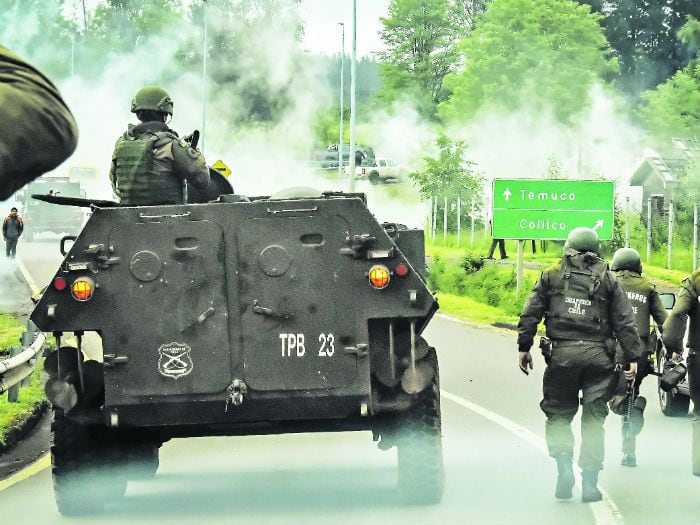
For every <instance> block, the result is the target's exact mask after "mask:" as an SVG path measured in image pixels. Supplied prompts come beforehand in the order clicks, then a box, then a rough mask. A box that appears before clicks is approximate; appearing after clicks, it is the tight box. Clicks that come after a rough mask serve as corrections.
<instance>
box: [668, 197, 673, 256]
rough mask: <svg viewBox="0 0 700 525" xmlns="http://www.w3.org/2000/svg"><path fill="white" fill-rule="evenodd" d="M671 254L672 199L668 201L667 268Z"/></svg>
mask: <svg viewBox="0 0 700 525" xmlns="http://www.w3.org/2000/svg"><path fill="white" fill-rule="evenodd" d="M672 255H673V199H669V202H668V264H667V266H668V269H669V270H670V269H671V257H672Z"/></svg>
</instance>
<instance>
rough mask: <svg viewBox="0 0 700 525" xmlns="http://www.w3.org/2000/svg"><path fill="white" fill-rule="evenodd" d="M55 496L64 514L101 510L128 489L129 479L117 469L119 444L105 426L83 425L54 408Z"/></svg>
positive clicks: (80, 513)
mask: <svg viewBox="0 0 700 525" xmlns="http://www.w3.org/2000/svg"><path fill="white" fill-rule="evenodd" d="M51 431H52V433H53V442H52V444H51V464H52V475H53V487H54V496H55V498H56V505H57V506H58V511H59V512H60V513H61V514H64V515H67V516H77V515H82V514H91V513H95V512H98V511H100V510H101V509H102V508H103V507H104V505H105V504H106V503H108V502H110V501H115V500H118V499H119V498H121V497H122V496H123V495H124V492H125V491H126V478H124V477H123V476H121V475H119V473H116V472H113V471H112V470H111V468H110V467H112V466H113V465H114V463H115V460H114V457H113V455H114V452H115V451H116V443H114V442H113V440H111V439H110V437H109V436H108V432H109V430H108V429H106V428H102V427H88V426H83V425H80V424H78V423H76V422H75V421H72V420H71V419H69V418H68V417H66V415H65V414H64V413H63V410H61V409H59V408H54V413H53V421H52V423H51Z"/></svg>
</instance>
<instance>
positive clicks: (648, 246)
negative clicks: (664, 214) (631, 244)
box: [647, 197, 651, 263]
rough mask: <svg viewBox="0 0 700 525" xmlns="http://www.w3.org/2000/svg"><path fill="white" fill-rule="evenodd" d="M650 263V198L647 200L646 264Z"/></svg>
mask: <svg viewBox="0 0 700 525" xmlns="http://www.w3.org/2000/svg"><path fill="white" fill-rule="evenodd" d="M649 261H651V197H649V198H648V199H647V263H648V262H649Z"/></svg>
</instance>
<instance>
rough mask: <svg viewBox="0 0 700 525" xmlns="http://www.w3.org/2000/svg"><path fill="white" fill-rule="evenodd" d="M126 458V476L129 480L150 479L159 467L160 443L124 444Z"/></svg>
mask: <svg viewBox="0 0 700 525" xmlns="http://www.w3.org/2000/svg"><path fill="white" fill-rule="evenodd" d="M124 445H125V447H128V448H126V449H125V451H124V452H125V454H126V458H127V470H126V472H127V476H128V478H129V479H139V480H143V479H151V478H153V477H154V476H155V475H156V473H157V472H158V467H159V466H160V443H159V442H155V441H144V442H132V443H129V442H128V441H127V442H126V443H125V444H124Z"/></svg>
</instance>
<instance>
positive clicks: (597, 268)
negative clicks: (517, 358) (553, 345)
mask: <svg viewBox="0 0 700 525" xmlns="http://www.w3.org/2000/svg"><path fill="white" fill-rule="evenodd" d="M572 260H574V261H575V262H577V263H583V264H580V266H581V267H580V268H579V267H578V265H576V264H574V263H573V262H572ZM607 269H608V265H607V263H606V262H605V261H603V260H601V259H599V258H597V257H595V258H593V257H592V256H591V255H586V254H576V255H568V254H567V255H564V257H563V258H562V262H561V265H560V267H559V269H558V271H557V273H556V275H555V277H554V280H553V282H552V283H551V286H550V290H549V292H548V295H549V302H548V310H547V312H546V316H545V325H546V327H547V336H548V337H550V338H552V339H575V340H581V341H601V342H602V341H604V340H605V339H607V338H609V337H611V332H610V325H609V322H608V311H609V306H608V300H607V293H606V290H607V288H606V285H605V274H606V272H607Z"/></svg>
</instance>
